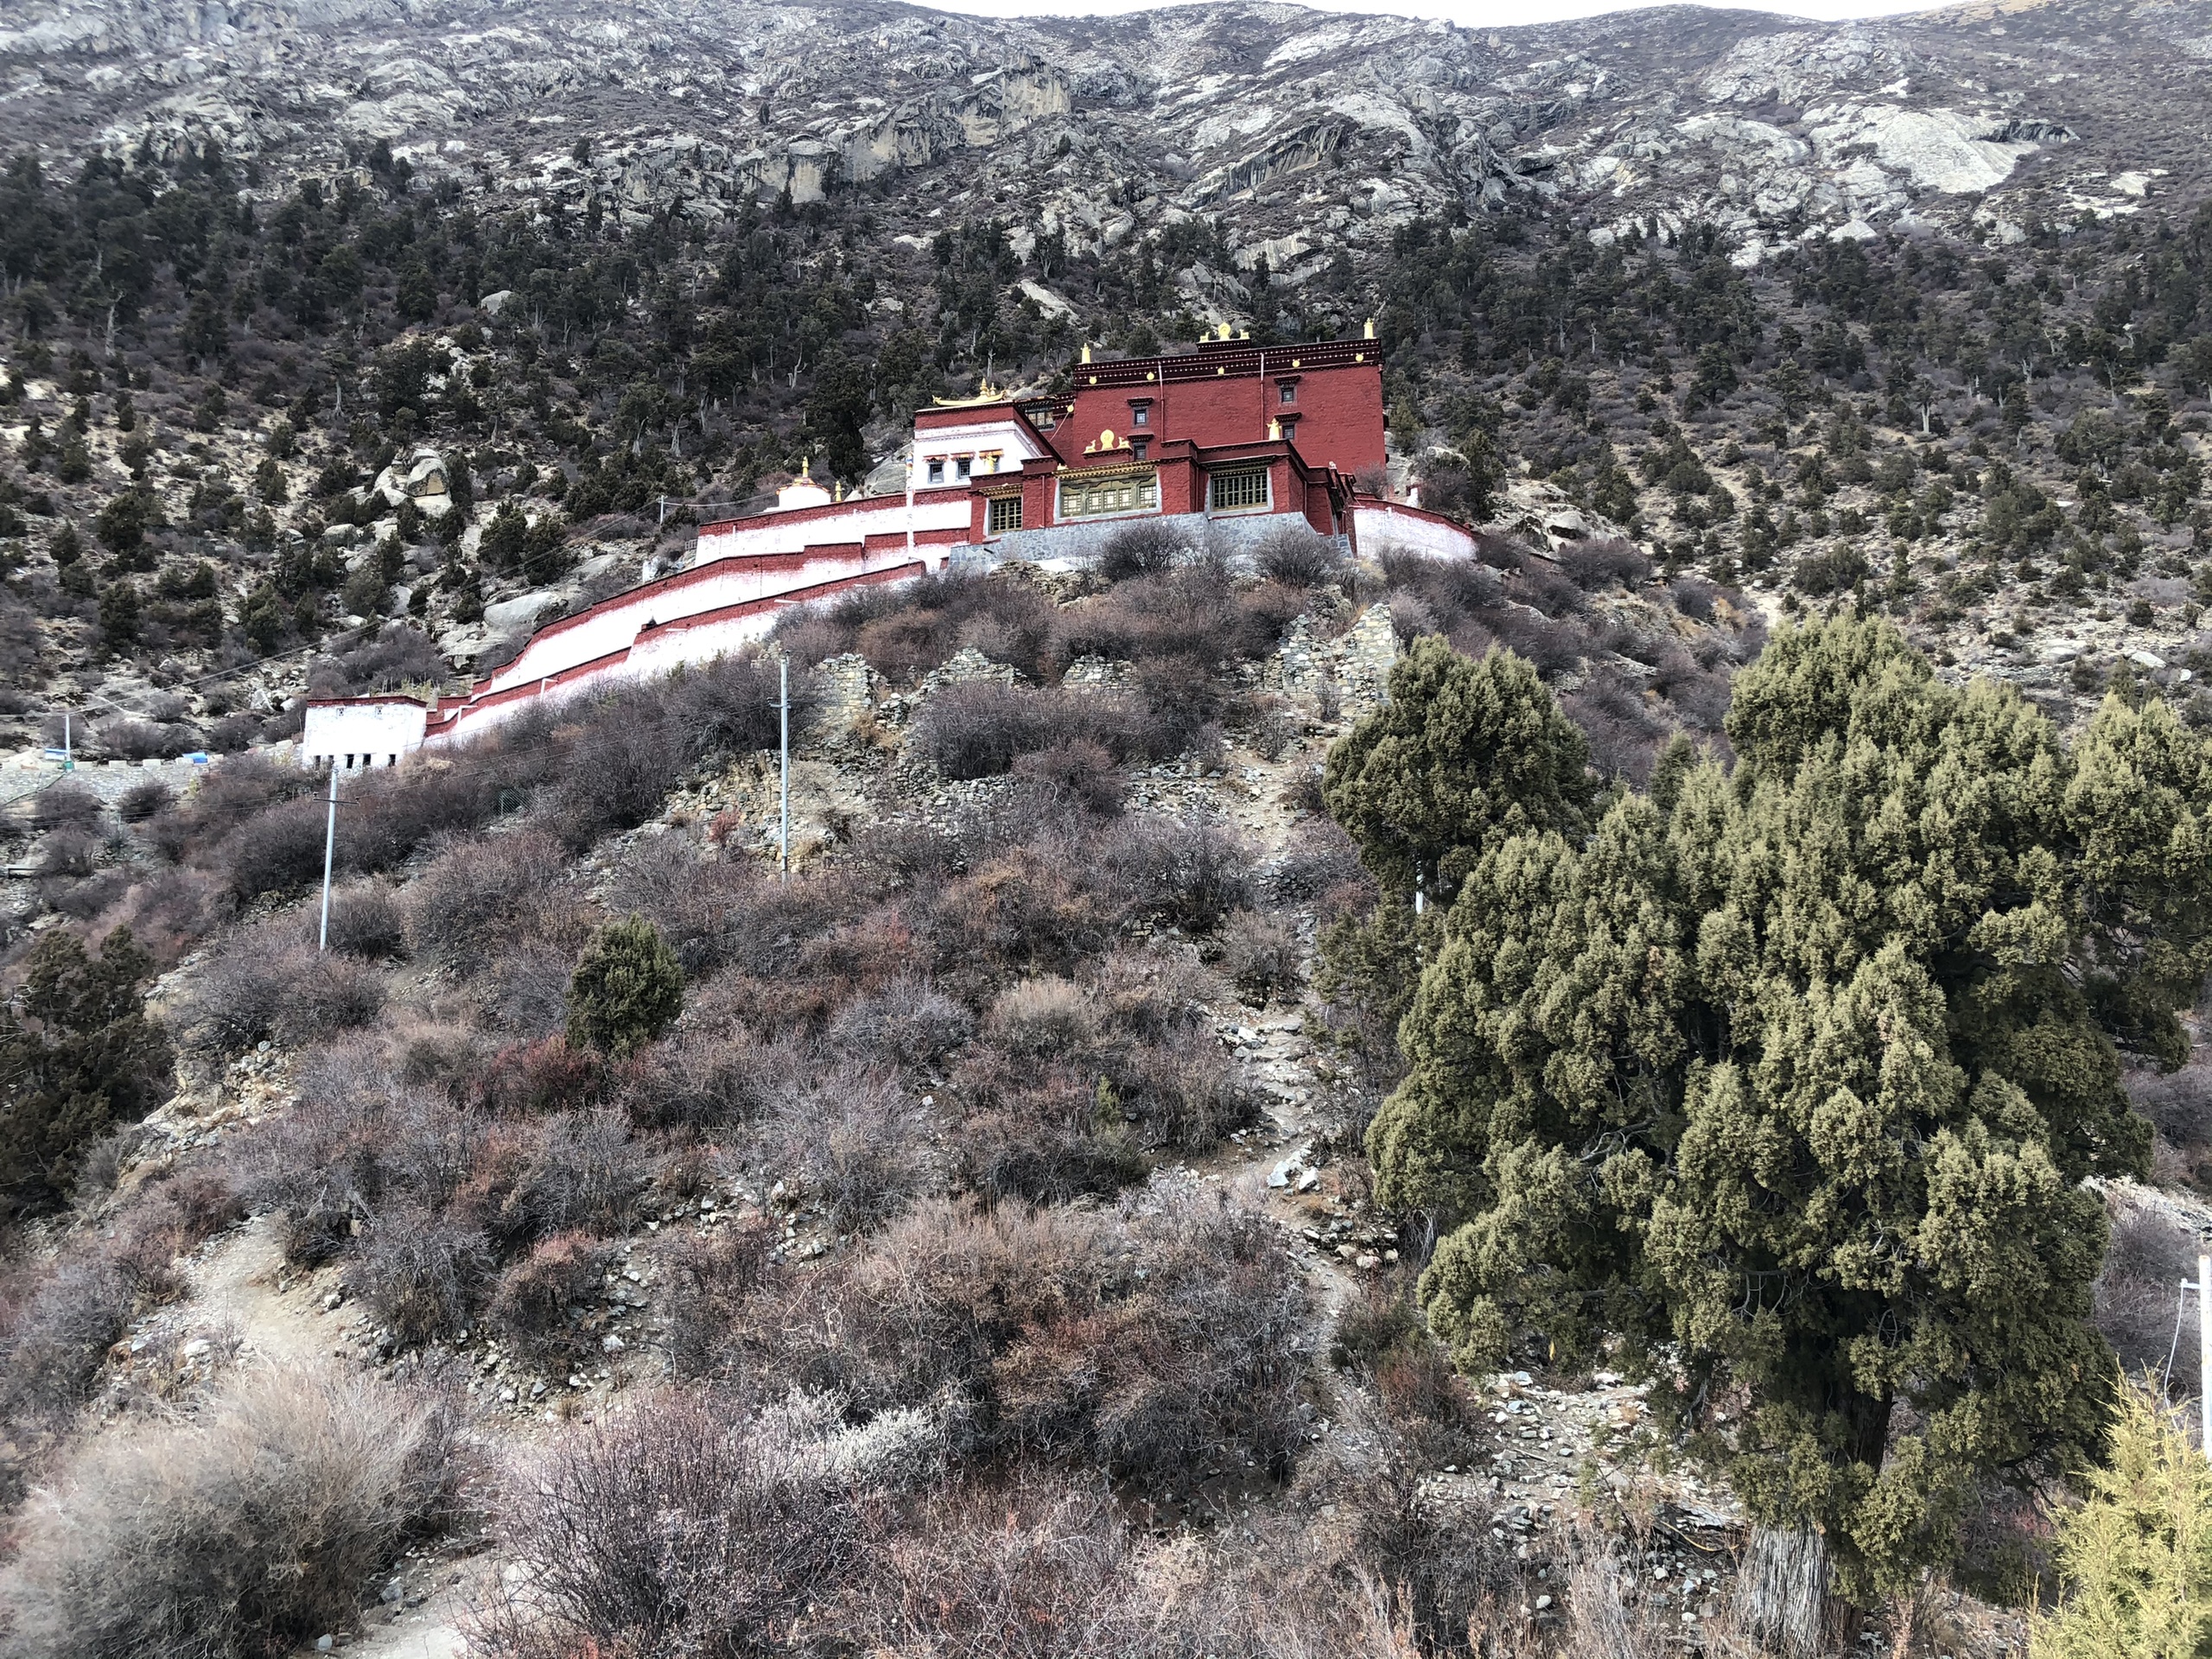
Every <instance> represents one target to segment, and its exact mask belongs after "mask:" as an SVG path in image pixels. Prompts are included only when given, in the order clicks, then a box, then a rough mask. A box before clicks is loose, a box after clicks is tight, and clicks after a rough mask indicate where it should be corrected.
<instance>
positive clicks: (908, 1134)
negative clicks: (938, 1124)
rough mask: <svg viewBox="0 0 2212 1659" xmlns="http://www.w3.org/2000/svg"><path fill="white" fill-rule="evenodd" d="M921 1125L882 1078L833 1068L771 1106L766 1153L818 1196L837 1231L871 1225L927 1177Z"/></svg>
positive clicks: (919, 1116) (908, 1199)
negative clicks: (771, 1115) (773, 1109)
mask: <svg viewBox="0 0 2212 1659" xmlns="http://www.w3.org/2000/svg"><path fill="white" fill-rule="evenodd" d="M928 1134H929V1122H928V1119H927V1118H926V1117H925V1116H924V1114H923V1112H922V1110H921V1109H920V1108H919V1107H918V1105H916V1104H915V1103H914V1102H913V1101H912V1100H911V1099H909V1098H908V1097H907V1096H906V1093H905V1091H903V1090H900V1089H899V1086H898V1085H897V1084H895V1083H894V1082H893V1081H892V1080H890V1079H889V1078H887V1077H880V1076H875V1075H872V1074H869V1073H866V1072H861V1071H851V1070H847V1069H844V1068H837V1069H834V1070H831V1071H827V1072H824V1073H822V1074H819V1075H817V1076H816V1077H809V1078H807V1079H806V1080H805V1081H804V1082H803V1083H802V1084H799V1086H798V1087H797V1088H794V1089H792V1090H790V1092H788V1093H787V1094H785V1096H784V1097H783V1098H782V1099H781V1100H779V1101H778V1102H777V1103H776V1107H775V1111H774V1116H773V1118H772V1121H771V1122H770V1123H769V1124H768V1125H767V1126H766V1130H765V1145H766V1148H767V1156H768V1157H769V1158H770V1160H772V1162H773V1163H774V1165H775V1166H776V1167H777V1168H778V1169H779V1170H781V1171H783V1172H785V1179H786V1180H787V1181H795V1182H796V1183H797V1185H799V1186H800V1187H801V1188H803V1189H804V1191H805V1192H809V1193H811V1194H813V1195H814V1196H815V1197H816V1198H819V1199H820V1200H821V1202H822V1203H823V1205H825V1206H826V1207H827V1209H828V1211H829V1216H830V1218H831V1220H832V1222H833V1223H834V1224H835V1225H836V1227H837V1229H838V1230H840V1231H841V1232H862V1231H868V1230H874V1228H876V1227H879V1226H880V1225H882V1224H883V1223H884V1222H886V1221H887V1220H889V1219H890V1218H891V1217H893V1216H894V1215H896V1214H898V1213H899V1211H901V1210H903V1209H905V1208H906V1205H908V1204H910V1203H912V1201H913V1199H914V1198H916V1197H917V1196H918V1195H919V1194H920V1193H921V1192H923V1190H924V1189H925V1186H926V1185H928V1184H929V1181H930V1179H931V1158H930V1149H929V1145H928Z"/></svg>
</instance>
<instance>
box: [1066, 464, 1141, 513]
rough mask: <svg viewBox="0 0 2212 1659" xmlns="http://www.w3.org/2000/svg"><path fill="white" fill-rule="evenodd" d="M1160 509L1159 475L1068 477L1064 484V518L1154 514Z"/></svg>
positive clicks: (1131, 474)
mask: <svg viewBox="0 0 2212 1659" xmlns="http://www.w3.org/2000/svg"><path fill="white" fill-rule="evenodd" d="M1159 506H1160V477H1159V474H1156V473H1123V474H1120V475H1118V476H1116V477H1113V478H1097V479H1086V478H1066V479H1063V480H1061V481H1060V517H1061V518H1103V517H1104V516H1105V515H1107V514H1108V513H1115V512H1155V511H1157V510H1158V508H1159Z"/></svg>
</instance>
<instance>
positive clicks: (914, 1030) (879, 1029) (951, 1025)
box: [829, 976, 976, 1071]
mask: <svg viewBox="0 0 2212 1659" xmlns="http://www.w3.org/2000/svg"><path fill="white" fill-rule="evenodd" d="M975 1029H976V1022H975V1020H974V1018H973V1017H972V1016H971V1015H970V1014H969V1012H968V1010H967V1009H965V1008H963V1007H961V1006H960V1005H959V1004H958V1003H957V1002H955V1001H953V1000H952V999H951V998H950V997H948V996H945V995H941V994H940V993H938V991H935V990H933V989H931V987H930V986H929V985H928V983H927V982H925V981H922V980H918V979H913V978H909V977H906V976H901V977H899V978H898V979H895V980H893V981H892V982H891V983H890V984H888V985H887V986H886V987H884V988H883V989H881V990H880V991H876V992H874V993H872V994H871V995H865V996H860V997H855V999H854V1000H853V1001H850V1002H848V1003H847V1004H846V1005H845V1006H844V1007H842V1008H840V1009H839V1010H838V1011H837V1014H836V1017H835V1018H834V1019H832V1020H830V1022H829V1041H830V1042H831V1043H832V1044H833V1045H835V1046H836V1047H838V1048H839V1049H842V1051H843V1052H845V1053H847V1054H849V1055H850V1056H851V1057H852V1058H853V1059H855V1061H857V1062H859V1063H860V1064H861V1065H870V1064H874V1065H892V1066H896V1067H898V1068H899V1069H901V1070H903V1071H912V1070H916V1069H918V1068H920V1067H923V1066H926V1065H931V1064H933V1063H935V1062H936V1061H938V1060H939V1059H942V1058H944V1056H945V1055H947V1054H950V1052H952V1051H953V1050H954V1049H956V1048H958V1047H959V1046H961V1045H962V1044H963V1043H964V1042H966V1041H967V1040H968V1039H969V1037H970V1036H972V1035H973V1034H974V1033H975Z"/></svg>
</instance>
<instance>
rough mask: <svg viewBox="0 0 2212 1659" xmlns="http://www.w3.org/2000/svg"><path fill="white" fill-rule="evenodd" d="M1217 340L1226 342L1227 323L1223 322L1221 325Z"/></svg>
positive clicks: (1227, 336)
mask: <svg viewBox="0 0 2212 1659" xmlns="http://www.w3.org/2000/svg"><path fill="white" fill-rule="evenodd" d="M1217 338H1218V339H1222V340H1227V339H1228V338H1229V325H1228V324H1227V323H1225V322H1224V323H1223V324H1222V325H1221V333H1220V334H1219V335H1218V336H1217Z"/></svg>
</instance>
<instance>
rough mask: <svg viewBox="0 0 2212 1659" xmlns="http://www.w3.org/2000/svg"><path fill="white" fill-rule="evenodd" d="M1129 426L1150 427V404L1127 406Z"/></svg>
mask: <svg viewBox="0 0 2212 1659" xmlns="http://www.w3.org/2000/svg"><path fill="white" fill-rule="evenodd" d="M1129 424H1130V425H1131V426H1150V425H1151V424H1152V405H1151V404H1130V405H1129Z"/></svg>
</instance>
